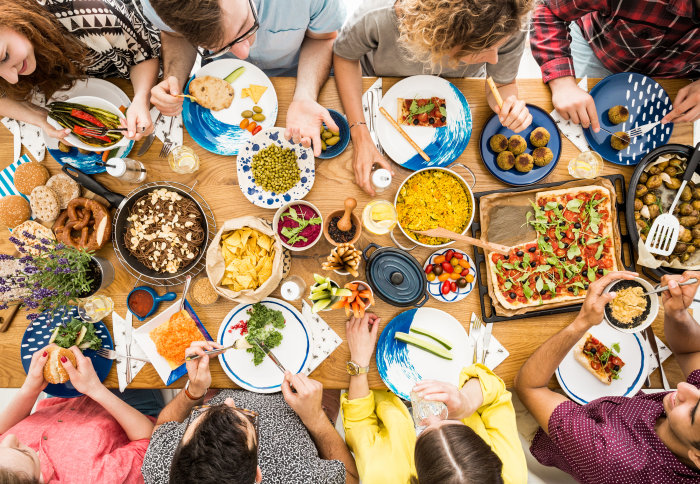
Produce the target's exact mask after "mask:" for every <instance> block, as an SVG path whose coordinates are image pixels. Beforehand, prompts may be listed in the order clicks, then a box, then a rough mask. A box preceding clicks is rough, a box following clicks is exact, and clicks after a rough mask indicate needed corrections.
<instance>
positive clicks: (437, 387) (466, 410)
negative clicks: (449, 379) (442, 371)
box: [413, 380, 483, 420]
mask: <svg viewBox="0 0 700 484" xmlns="http://www.w3.org/2000/svg"><path fill="white" fill-rule="evenodd" d="M413 391H414V392H416V393H417V394H418V395H420V396H421V397H422V398H423V399H425V400H432V401H435V402H442V403H444V404H445V405H446V406H447V412H448V414H447V417H448V418H449V419H454V420H462V419H463V418H466V417H468V416H470V415H471V414H473V413H474V412H476V411H477V410H478V409H479V407H480V406H481V404H482V402H483V397H482V398H481V401H479V399H478V398H473V399H468V398H467V397H466V395H464V394H463V393H462V392H461V391H459V389H458V388H457V387H456V386H454V385H451V384H449V383H445V382H441V381H436V380H423V381H421V382H420V383H418V384H417V385H416V386H415V387H413ZM479 391H481V389H479Z"/></svg>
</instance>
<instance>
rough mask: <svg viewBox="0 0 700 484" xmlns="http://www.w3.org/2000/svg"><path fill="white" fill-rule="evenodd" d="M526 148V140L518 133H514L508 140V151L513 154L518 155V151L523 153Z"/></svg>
mask: <svg viewBox="0 0 700 484" xmlns="http://www.w3.org/2000/svg"><path fill="white" fill-rule="evenodd" d="M526 149H527V142H526V141H525V138H523V137H522V136H520V135H519V134H514V135H513V136H511V137H510V139H509V140H508V151H510V152H511V153H513V154H514V155H515V156H518V155H519V154H520V153H524V152H525V150H526Z"/></svg>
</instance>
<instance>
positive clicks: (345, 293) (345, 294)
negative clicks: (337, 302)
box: [335, 288, 352, 297]
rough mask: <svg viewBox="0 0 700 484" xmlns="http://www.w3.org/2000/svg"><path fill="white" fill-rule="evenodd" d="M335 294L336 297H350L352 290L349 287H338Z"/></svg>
mask: <svg viewBox="0 0 700 484" xmlns="http://www.w3.org/2000/svg"><path fill="white" fill-rule="evenodd" d="M335 296H338V297H350V296H352V291H351V290H350V289H340V288H339V289H338V290H337V291H335Z"/></svg>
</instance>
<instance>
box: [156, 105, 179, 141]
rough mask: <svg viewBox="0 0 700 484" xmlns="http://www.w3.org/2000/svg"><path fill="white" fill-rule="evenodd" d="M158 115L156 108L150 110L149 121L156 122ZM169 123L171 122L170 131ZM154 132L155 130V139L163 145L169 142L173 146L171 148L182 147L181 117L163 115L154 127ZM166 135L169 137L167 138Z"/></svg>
mask: <svg viewBox="0 0 700 484" xmlns="http://www.w3.org/2000/svg"><path fill="white" fill-rule="evenodd" d="M159 114H160V111H158V110H157V109H156V108H151V119H152V120H153V122H154V123H155V122H156V119H158V115H159ZM171 121H172V129H170V126H171ZM155 130H156V138H158V139H159V140H161V141H162V142H163V144H165V143H166V141H170V142H171V143H172V144H173V147H176V146H182V131H183V130H182V115H181V114H178V115H177V116H174V117H171V116H165V115H163V116H162V117H161V118H160V121H158V124H156V125H155ZM168 134H169V135H170V136H169V138H168Z"/></svg>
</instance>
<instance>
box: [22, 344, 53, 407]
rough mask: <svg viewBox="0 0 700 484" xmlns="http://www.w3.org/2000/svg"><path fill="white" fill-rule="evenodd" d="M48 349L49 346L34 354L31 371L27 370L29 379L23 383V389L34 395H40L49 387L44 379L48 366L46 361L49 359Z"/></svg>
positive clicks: (30, 365) (30, 364) (30, 366)
mask: <svg viewBox="0 0 700 484" xmlns="http://www.w3.org/2000/svg"><path fill="white" fill-rule="evenodd" d="M47 348H48V346H46V347H45V348H43V349H40V350H39V351H35V352H34V354H33V355H32V361H31V363H29V370H27V378H25V379H24V383H22V388H23V389H24V390H26V391H27V392H29V393H30V394H32V395H39V393H41V392H42V390H44V388H46V385H48V382H47V381H46V380H45V379H44V365H46V360H48V359H49V352H48V350H47Z"/></svg>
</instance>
